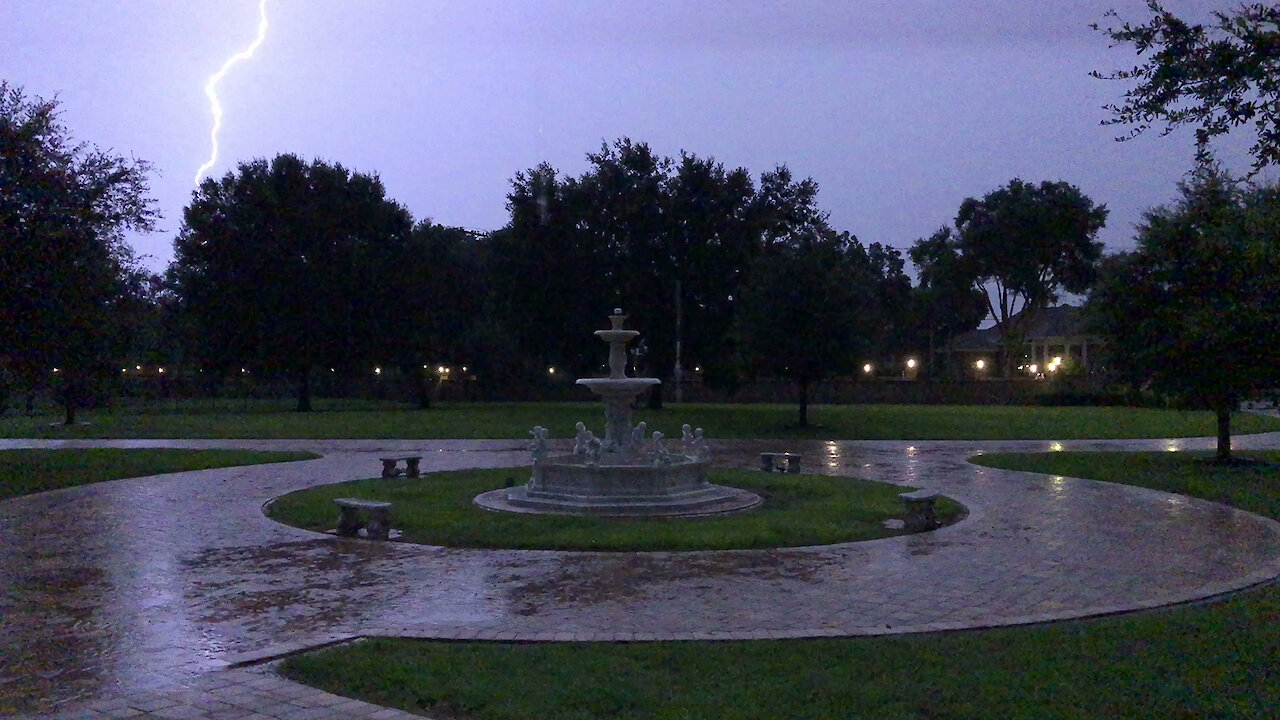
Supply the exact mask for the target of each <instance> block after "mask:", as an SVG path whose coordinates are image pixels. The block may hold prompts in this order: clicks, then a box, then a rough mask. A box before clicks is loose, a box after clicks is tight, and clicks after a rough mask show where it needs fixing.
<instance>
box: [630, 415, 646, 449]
mask: <svg viewBox="0 0 1280 720" xmlns="http://www.w3.org/2000/svg"><path fill="white" fill-rule="evenodd" d="M644 428H645V424H644V421H643V420H641V421H640V424H639V425H637V426H635V427H634V428H632V429H631V444H632V445H634V446H636V447H637V448H640V447H644Z"/></svg>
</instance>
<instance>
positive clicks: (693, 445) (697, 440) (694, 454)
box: [685, 425, 708, 460]
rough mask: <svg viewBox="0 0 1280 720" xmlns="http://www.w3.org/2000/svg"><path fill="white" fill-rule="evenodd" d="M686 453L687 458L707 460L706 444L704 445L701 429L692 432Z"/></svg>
mask: <svg viewBox="0 0 1280 720" xmlns="http://www.w3.org/2000/svg"><path fill="white" fill-rule="evenodd" d="M685 427H688V425H686V426H685ZM687 452H688V455H689V457H691V458H693V459H694V460H706V459H707V454H708V453H707V443H706V440H705V439H704V438H703V437H702V428H698V429H697V430H694V431H693V439H691V440H690V441H689V444H688V451H687Z"/></svg>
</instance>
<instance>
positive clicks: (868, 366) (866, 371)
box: [862, 363, 875, 375]
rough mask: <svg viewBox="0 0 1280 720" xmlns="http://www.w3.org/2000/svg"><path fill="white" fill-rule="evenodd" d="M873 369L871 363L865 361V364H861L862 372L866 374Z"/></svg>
mask: <svg viewBox="0 0 1280 720" xmlns="http://www.w3.org/2000/svg"><path fill="white" fill-rule="evenodd" d="M874 369H875V368H873V367H871V363H867V364H865V365H863V366H862V372H863V373H864V374H866V375H870V374H871V371H872V370H874Z"/></svg>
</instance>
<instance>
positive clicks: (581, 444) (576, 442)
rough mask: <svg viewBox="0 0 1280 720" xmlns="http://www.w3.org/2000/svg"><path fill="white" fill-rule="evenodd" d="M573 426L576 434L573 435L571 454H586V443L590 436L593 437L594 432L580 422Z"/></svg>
mask: <svg viewBox="0 0 1280 720" xmlns="http://www.w3.org/2000/svg"><path fill="white" fill-rule="evenodd" d="M574 428H575V429H576V430H577V434H576V435H574V436H573V454H574V455H586V454H587V443H588V442H590V440H591V438H593V437H595V434H594V433H592V432H591V431H590V430H588V429H587V426H586V425H584V424H583V423H581V422H580V423H578V424H577V425H575V426H574Z"/></svg>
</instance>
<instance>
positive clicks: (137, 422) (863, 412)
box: [0, 402, 1280, 440]
mask: <svg viewBox="0 0 1280 720" xmlns="http://www.w3.org/2000/svg"><path fill="white" fill-rule="evenodd" d="M246 407H247V408H250V409H249V410H246V411H243V412H236V411H230V410H227V409H225V408H223V409H218V410H209V411H201V410H200V409H199V408H198V407H197V406H192V407H190V408H188V409H186V410H184V411H182V412H150V413H147V412H132V411H131V412H116V413H107V412H93V413H89V412H85V413H82V414H81V419H83V420H86V421H87V422H88V424H85V425H76V426H73V427H64V426H61V425H58V424H57V421H58V419H59V418H57V417H54V416H38V417H35V418H28V417H25V416H15V415H8V416H6V417H3V418H0V436H4V437H48V438H63V437H74V438H522V439H524V438H527V437H528V435H529V429H530V428H532V427H533V426H534V425H542V426H543V427H547V428H549V429H550V430H551V436H552V437H557V438H571V437H573V426H574V423H576V422H578V421H579V420H581V421H584V422H586V423H588V425H589V426H592V427H594V426H601V427H603V425H604V417H603V410H602V406H601V405H600V404H599V403H590V402H583V403H447V404H438V405H436V406H435V407H433V408H432V409H430V410H412V409H408V408H406V407H404V406H388V407H385V408H381V409H376V410H370V409H359V410H352V409H349V406H342V405H338V406H335V407H338V408H342V409H334V410H326V411H319V412H312V413H295V412H289V411H286V410H283V409H277V410H276V411H263V410H256V409H254V408H259V407H261V406H260V405H246ZM276 407H277V408H278V407H279V405H276ZM641 420H643V421H645V422H647V423H648V424H649V427H650V429H652V430H661V431H662V432H663V433H664V434H666V435H667V437H679V435H680V426H681V425H682V424H684V423H688V424H690V425H692V426H694V427H703V428H706V432H707V437H709V438H779V439H788V438H817V439H839V440H1019V439H1025V440H1072V439H1086V438H1160V437H1193V436H1206V435H1213V434H1214V432H1215V427H1216V426H1215V419H1214V416H1213V414H1212V413H1206V412H1182V411H1174V410H1150V409H1140V408H1119V407H1025V406H996V405H985V406H962V405H816V406H813V407H812V408H810V422H811V423H813V424H816V427H810V428H805V429H800V428H796V427H793V424H794V423H795V422H796V407H795V406H794V405H726V404H697V403H690V404H683V405H675V404H669V405H668V406H667V407H666V409H663V410H657V411H653V410H637V411H636V415H635V421H636V422H639V421H641ZM1233 431H1234V432H1236V433H1241V434H1243V433H1255V432H1267V431H1280V420H1278V419H1275V418H1268V417H1262V416H1259V415H1252V414H1239V415H1237V416H1236V417H1235V418H1234V420H1233Z"/></svg>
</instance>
